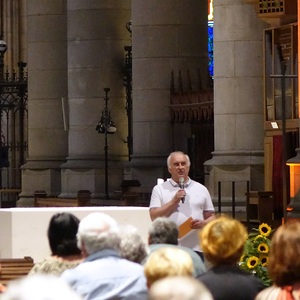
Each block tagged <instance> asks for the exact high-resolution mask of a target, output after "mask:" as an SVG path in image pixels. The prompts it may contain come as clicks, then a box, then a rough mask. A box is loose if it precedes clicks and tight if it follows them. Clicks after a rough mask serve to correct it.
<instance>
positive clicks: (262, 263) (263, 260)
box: [260, 256, 269, 267]
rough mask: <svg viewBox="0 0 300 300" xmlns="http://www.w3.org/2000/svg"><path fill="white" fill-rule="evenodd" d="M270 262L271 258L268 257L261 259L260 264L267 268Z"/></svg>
mask: <svg viewBox="0 0 300 300" xmlns="http://www.w3.org/2000/svg"><path fill="white" fill-rule="evenodd" d="M268 262H269V257H268V256H262V257H261V258H260V263H261V265H262V266H263V267H266V266H267V265H268Z"/></svg>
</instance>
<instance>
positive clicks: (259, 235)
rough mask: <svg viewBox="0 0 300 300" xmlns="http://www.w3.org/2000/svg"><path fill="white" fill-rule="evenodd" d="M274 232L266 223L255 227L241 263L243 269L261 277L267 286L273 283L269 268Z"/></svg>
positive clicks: (250, 234)
mask: <svg viewBox="0 0 300 300" xmlns="http://www.w3.org/2000/svg"><path fill="white" fill-rule="evenodd" d="M272 232H273V230H272V228H271V227H270V226H269V225H268V224H266V223H262V224H260V225H259V228H258V229H257V228H253V229H252V231H251V232H250V233H249V235H248V239H247V241H246V243H245V247H244V253H243V255H242V257H241V259H240V263H239V266H240V268H241V269H243V270H246V271H248V272H250V273H252V274H253V275H255V276H256V277H258V278H260V279H261V280H262V281H263V283H264V285H265V286H266V287H267V286H270V285H271V284H272V280H271V279H270V277H269V274H268V270H267V265H268V260H269V251H270V244H271V240H270V236H271V233H272Z"/></svg>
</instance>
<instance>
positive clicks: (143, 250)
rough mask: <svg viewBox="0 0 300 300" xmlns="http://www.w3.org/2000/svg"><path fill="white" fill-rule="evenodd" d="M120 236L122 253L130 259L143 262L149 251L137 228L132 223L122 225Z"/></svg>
mask: <svg viewBox="0 0 300 300" xmlns="http://www.w3.org/2000/svg"><path fill="white" fill-rule="evenodd" d="M120 236H121V243H120V255H121V256H122V257H123V258H126V259H128V260H130V261H133V262H136V263H141V262H142V261H143V259H144V258H145V257H146V256H147V254H148V253H147V245H146V243H145V241H143V239H142V237H141V235H140V234H139V232H138V230H137V228H136V227H134V226H132V225H123V226H120Z"/></svg>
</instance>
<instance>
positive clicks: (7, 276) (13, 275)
mask: <svg viewBox="0 0 300 300" xmlns="http://www.w3.org/2000/svg"><path fill="white" fill-rule="evenodd" d="M0 266H1V269H0V283H1V284H4V285H7V284H8V283H9V281H11V280H15V279H18V278H21V277H24V276H26V275H27V274H28V273H29V271H30V270H31V269H32V267H33V266H34V262H33V259H32V258H31V257H29V256H25V257H24V258H1V259H0Z"/></svg>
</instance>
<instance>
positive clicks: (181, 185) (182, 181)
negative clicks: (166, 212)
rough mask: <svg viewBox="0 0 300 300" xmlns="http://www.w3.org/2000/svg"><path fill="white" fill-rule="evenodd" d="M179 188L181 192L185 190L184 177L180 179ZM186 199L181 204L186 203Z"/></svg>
mask: <svg viewBox="0 0 300 300" xmlns="http://www.w3.org/2000/svg"><path fill="white" fill-rule="evenodd" d="M178 181H179V188H180V189H181V190H184V178H183V177H179V180H178ZM184 200H185V197H182V198H181V202H182V203H184Z"/></svg>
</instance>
